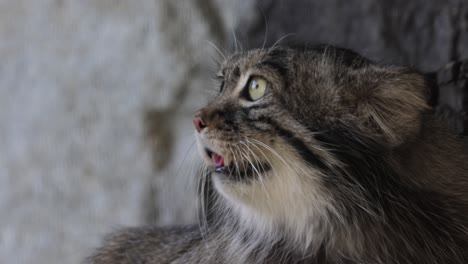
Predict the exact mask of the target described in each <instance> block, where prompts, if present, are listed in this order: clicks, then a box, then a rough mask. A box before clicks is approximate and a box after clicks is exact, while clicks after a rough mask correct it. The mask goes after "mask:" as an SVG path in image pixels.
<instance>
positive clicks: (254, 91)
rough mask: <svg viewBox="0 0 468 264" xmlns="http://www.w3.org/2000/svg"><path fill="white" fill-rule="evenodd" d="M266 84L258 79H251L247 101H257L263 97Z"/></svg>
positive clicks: (261, 79) (263, 80)
mask: <svg viewBox="0 0 468 264" xmlns="http://www.w3.org/2000/svg"><path fill="white" fill-rule="evenodd" d="M266 87H267V82H266V80H265V79H263V78H260V77H253V78H252V79H251V80H250V81H249V84H248V89H249V90H248V92H249V97H250V98H249V99H250V100H252V101H257V100H258V99H260V98H262V97H263V96H264V95H265V92H266Z"/></svg>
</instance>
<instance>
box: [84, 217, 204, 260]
mask: <svg viewBox="0 0 468 264" xmlns="http://www.w3.org/2000/svg"><path fill="white" fill-rule="evenodd" d="M105 240H106V242H105V245H104V246H103V247H102V248H100V249H99V251H98V253H96V254H95V255H93V256H91V257H90V258H88V259H87V260H86V261H85V263H93V264H111V263H121V264H126V263H204V262H203V255H206V254H203V253H204V252H203V251H206V248H205V247H203V243H202V240H203V238H202V236H201V233H200V231H199V228H198V226H189V227H178V228H157V227H139V228H128V229H125V230H121V231H118V232H116V233H114V234H112V235H110V236H109V237H107V238H106V239H105Z"/></svg>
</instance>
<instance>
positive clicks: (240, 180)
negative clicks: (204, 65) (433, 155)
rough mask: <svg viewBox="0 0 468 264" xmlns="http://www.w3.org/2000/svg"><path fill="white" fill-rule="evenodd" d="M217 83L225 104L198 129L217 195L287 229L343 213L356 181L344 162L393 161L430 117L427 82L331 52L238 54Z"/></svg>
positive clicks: (203, 114)
mask: <svg viewBox="0 0 468 264" xmlns="http://www.w3.org/2000/svg"><path fill="white" fill-rule="evenodd" d="M219 78H220V79H221V81H222V83H221V85H220V92H219V95H218V97H217V98H216V99H215V100H214V101H212V102H211V103H209V104H208V105H207V106H206V107H204V108H203V109H201V110H199V111H198V112H197V113H196V115H195V119H194V124H195V128H196V133H195V134H196V138H197V143H198V147H199V150H200V153H201V156H202V157H203V158H204V160H205V162H206V164H207V166H208V167H209V169H210V171H211V178H212V180H213V182H214V186H215V189H216V190H217V191H218V192H219V193H220V194H221V195H222V196H223V197H224V198H225V199H227V200H228V201H230V202H231V204H232V205H233V206H234V207H236V208H239V210H244V211H245V210H247V211H249V212H250V211H252V212H255V213H259V215H261V216H262V217H266V218H267V219H276V220H278V221H283V222H284V221H286V222H287V221H297V219H302V221H307V219H309V218H310V217H317V216H318V215H323V216H324V217H327V216H325V215H326V214H330V212H334V211H338V210H337V209H336V208H337V207H338V206H340V205H339V201H340V199H339V196H340V192H342V191H346V192H349V190H350V189H351V190H352V188H350V187H349V185H350V184H352V182H354V181H356V179H353V178H351V179H350V177H349V176H348V175H347V176H344V174H347V172H346V167H347V166H349V165H350V164H348V163H349V162H354V161H355V160H353V159H351V158H350V157H348V156H345V157H343V155H342V154H343V152H344V153H348V154H350V155H354V156H356V157H359V158H358V161H359V159H361V160H360V162H362V159H365V158H366V157H367V156H368V155H371V154H372V155H375V154H376V153H378V154H377V155H384V153H388V152H389V151H390V152H391V150H392V149H394V148H398V147H399V146H401V145H404V143H405V142H406V141H408V140H409V139H411V137H413V136H415V135H416V134H417V133H418V131H419V129H420V125H421V124H420V122H421V121H420V119H421V113H422V112H423V111H424V110H425V109H426V104H425V98H424V92H423V91H424V89H423V79H422V77H421V75H419V74H417V73H414V72H411V71H409V70H407V69H402V68H388V67H380V66H376V65H374V64H372V63H371V62H369V61H368V60H366V59H364V58H363V57H361V56H359V55H357V54H355V53H353V52H350V51H347V50H343V49H337V48H333V47H325V48H318V49H313V50H308V51H298V50H294V49H288V48H276V49H272V50H253V51H249V52H244V53H237V54H234V55H232V56H230V57H228V58H227V60H226V61H225V62H224V63H223V64H222V67H221V70H220V75H219ZM359 195H361V193H357V192H356V193H354V194H351V195H348V197H354V196H356V199H357V200H359V199H361V198H362V197H358V196H359ZM325 212H326V213H325ZM290 218H291V219H290ZM292 218H294V220H292ZM294 225H298V223H294Z"/></svg>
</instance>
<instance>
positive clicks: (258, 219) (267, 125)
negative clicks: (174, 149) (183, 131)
mask: <svg viewBox="0 0 468 264" xmlns="http://www.w3.org/2000/svg"><path fill="white" fill-rule="evenodd" d="M220 74H221V76H220V78H222V80H223V89H222V91H221V92H220V95H219V96H218V97H217V98H216V99H215V100H214V101H213V102H211V103H210V104H209V105H207V106H206V107H205V108H203V109H201V110H200V111H199V112H198V113H197V115H199V116H201V117H202V118H203V120H204V127H203V129H201V131H200V132H199V133H196V137H197V140H198V144H199V149H200V153H201V155H202V157H204V158H205V160H206V164H207V165H206V171H207V175H204V176H203V177H201V182H202V184H201V187H202V188H201V189H200V190H201V192H200V199H201V202H202V209H203V210H202V212H204V213H205V214H203V216H204V218H203V219H202V225H201V227H202V228H198V226H197V227H191V228H174V229H162V228H161V229H159V228H154V227H148V228H137V229H129V230H124V231H122V232H118V233H117V234H115V235H113V236H111V237H110V238H108V239H107V240H106V241H107V242H106V244H105V245H104V246H103V247H102V248H101V249H99V250H98V251H97V253H96V254H95V255H94V256H92V257H90V258H89V259H88V260H87V261H88V262H90V263H96V264H108V263H468V167H467V166H468V165H467V162H466V161H467V159H466V155H465V154H464V153H463V149H462V144H461V142H460V140H459V139H458V138H456V137H455V136H453V135H451V134H450V133H448V132H447V131H446V129H445V127H444V125H442V124H443V122H441V121H439V120H438V119H437V118H436V117H435V116H434V114H433V111H432V110H431V109H430V108H429V107H428V106H427V104H426V101H427V98H426V83H425V80H424V78H423V75H422V74H420V73H418V72H417V71H414V70H411V69H408V68H402V67H394V66H381V65H376V64H374V63H372V62H370V61H368V60H367V59H365V58H363V57H361V56H359V55H358V54H355V53H353V52H351V51H348V50H344V49H339V48H334V47H331V46H323V47H318V48H314V49H293V48H279V47H276V48H271V49H268V50H253V51H248V52H240V53H236V54H234V55H232V56H230V57H229V58H227V60H226V61H225V62H224V63H223V64H222V67H221V71H220ZM252 76H260V77H262V78H264V79H265V80H267V82H268V90H267V92H266V94H265V96H264V97H263V98H261V99H259V100H258V101H255V102H250V101H249V100H248V98H246V97H245V89H246V88H244V87H245V84H246V82H247V80H249V78H251V77H252ZM206 148H208V149H210V150H211V151H213V152H216V153H220V154H221V155H222V156H223V157H224V158H225V161H226V162H227V163H229V164H232V166H230V167H229V168H233V169H232V170H230V173H227V174H226V173H224V174H223V173H216V172H214V167H213V165H212V163H211V159H210V157H209V154H210V152H208V153H207V152H206V151H205V149H206ZM265 167H266V168H265ZM249 169H250V170H249ZM247 172H248V173H247ZM210 190H211V191H212V192H208V191H210Z"/></svg>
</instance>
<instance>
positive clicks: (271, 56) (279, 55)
mask: <svg viewBox="0 0 468 264" xmlns="http://www.w3.org/2000/svg"><path fill="white" fill-rule="evenodd" d="M261 64H262V65H266V66H268V67H270V68H273V70H275V71H277V72H278V73H279V74H280V75H281V76H282V77H283V78H284V79H285V78H286V77H287V76H288V64H287V51H286V50H284V49H281V48H278V49H274V50H272V51H270V52H269V53H268V57H267V58H266V59H264V60H263V61H262V62H261Z"/></svg>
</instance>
